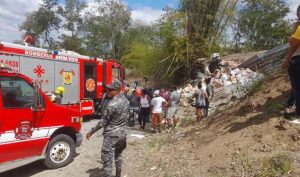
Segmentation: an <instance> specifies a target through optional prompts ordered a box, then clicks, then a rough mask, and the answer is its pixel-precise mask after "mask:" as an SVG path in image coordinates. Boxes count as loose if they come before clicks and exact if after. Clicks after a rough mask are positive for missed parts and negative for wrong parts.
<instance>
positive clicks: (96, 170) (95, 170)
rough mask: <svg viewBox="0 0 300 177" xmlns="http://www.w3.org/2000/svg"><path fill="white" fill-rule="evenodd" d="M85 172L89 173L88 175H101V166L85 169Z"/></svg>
mask: <svg viewBox="0 0 300 177" xmlns="http://www.w3.org/2000/svg"><path fill="white" fill-rule="evenodd" d="M86 173H88V174H90V175H89V177H103V168H101V169H100V168H99V167H97V168H93V169H89V170H87V171H86Z"/></svg>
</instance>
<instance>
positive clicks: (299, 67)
mask: <svg viewBox="0 0 300 177" xmlns="http://www.w3.org/2000/svg"><path fill="white" fill-rule="evenodd" d="M288 74H289V78H290V82H291V86H292V92H293V93H294V96H295V105H296V113H297V115H299V116H300V56H295V57H293V58H292V59H291V61H290V63H289V68H288Z"/></svg>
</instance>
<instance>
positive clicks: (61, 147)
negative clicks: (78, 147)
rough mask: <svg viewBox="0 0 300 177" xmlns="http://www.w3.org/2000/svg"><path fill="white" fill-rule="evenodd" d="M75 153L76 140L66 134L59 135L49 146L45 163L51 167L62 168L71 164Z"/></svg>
mask: <svg viewBox="0 0 300 177" xmlns="http://www.w3.org/2000/svg"><path fill="white" fill-rule="evenodd" d="M74 155H75V142H74V140H73V139H72V138H71V137H70V136H68V135H65V134H61V135H57V136H56V137H54V138H53V139H52V140H51V141H50V143H49V145H48V147H47V151H46V159H45V161H44V163H45V165H46V167H48V168H50V169H55V168H60V167H63V166H66V165H67V164H69V163H70V162H71V161H72V160H73V158H74Z"/></svg>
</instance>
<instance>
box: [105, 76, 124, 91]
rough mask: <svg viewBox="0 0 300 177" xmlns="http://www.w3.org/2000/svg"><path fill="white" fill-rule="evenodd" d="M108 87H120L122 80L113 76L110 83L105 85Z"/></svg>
mask: <svg viewBox="0 0 300 177" xmlns="http://www.w3.org/2000/svg"><path fill="white" fill-rule="evenodd" d="M105 86H106V88H108V89H120V88H121V87H122V82H120V81H119V80H118V79H116V78H113V79H112V80H111V82H110V84H106V85H105Z"/></svg>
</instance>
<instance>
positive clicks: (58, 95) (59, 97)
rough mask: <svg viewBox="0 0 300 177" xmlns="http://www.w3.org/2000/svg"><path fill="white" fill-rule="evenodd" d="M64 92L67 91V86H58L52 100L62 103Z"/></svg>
mask: <svg viewBox="0 0 300 177" xmlns="http://www.w3.org/2000/svg"><path fill="white" fill-rule="evenodd" d="M63 93H65V88H64V87H62V86H59V87H57V88H56V90H55V93H54V94H52V95H51V97H50V99H51V101H52V102H53V103H56V104H61V102H62V98H63Z"/></svg>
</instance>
